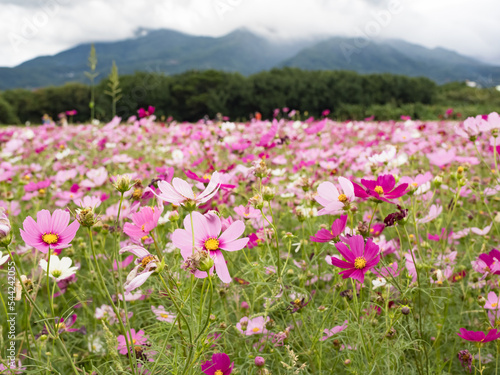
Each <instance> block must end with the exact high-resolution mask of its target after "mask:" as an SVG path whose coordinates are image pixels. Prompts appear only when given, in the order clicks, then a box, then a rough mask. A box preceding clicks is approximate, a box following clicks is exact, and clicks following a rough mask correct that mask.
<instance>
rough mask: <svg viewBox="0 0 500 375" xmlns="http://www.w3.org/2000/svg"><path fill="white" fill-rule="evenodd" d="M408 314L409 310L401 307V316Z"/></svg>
mask: <svg viewBox="0 0 500 375" xmlns="http://www.w3.org/2000/svg"><path fill="white" fill-rule="evenodd" d="M409 313H410V308H409V307H408V306H402V307H401V314H403V315H408V314H409Z"/></svg>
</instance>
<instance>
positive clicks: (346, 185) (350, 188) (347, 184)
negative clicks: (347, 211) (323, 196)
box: [339, 177, 354, 202]
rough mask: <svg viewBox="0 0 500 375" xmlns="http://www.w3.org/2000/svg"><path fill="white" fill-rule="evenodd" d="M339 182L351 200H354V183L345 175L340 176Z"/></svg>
mask: <svg viewBox="0 0 500 375" xmlns="http://www.w3.org/2000/svg"><path fill="white" fill-rule="evenodd" d="M339 184H340V186H341V187H342V190H343V191H344V194H345V195H346V196H347V198H348V199H349V201H350V202H352V201H353V200H354V185H353V184H352V182H351V181H349V180H348V179H347V178H345V177H339Z"/></svg>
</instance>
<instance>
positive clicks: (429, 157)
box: [0, 107, 500, 375]
mask: <svg viewBox="0 0 500 375" xmlns="http://www.w3.org/2000/svg"><path fill="white" fill-rule="evenodd" d="M154 111H155V109H154V108H153V107H150V108H148V109H141V110H140V111H139V113H138V114H139V116H137V117H136V116H133V117H131V118H129V119H128V120H127V119H123V120H122V119H121V118H119V117H115V118H114V119H113V120H112V121H111V122H109V123H107V124H98V123H90V124H74V125H71V124H64V125H65V126H57V125H56V124H55V123H54V122H52V121H45V122H44V124H43V125H41V126H29V127H28V126H27V127H14V126H11V127H3V128H1V129H0V142H1V150H0V158H1V163H0V184H1V189H0V207H1V213H0V245H1V247H0V265H1V266H0V286H1V291H0V296H1V307H0V315H1V316H2V320H1V322H2V324H1V330H2V335H1V337H2V340H1V341H0V349H1V352H0V373H2V374H3V373H5V374H61V375H68V374H74V375H79V374H88V375H90V374H95V375H110V374H117V375H118V374H133V375H139V374H141V375H142V374H152V375H154V374H176V375H187V374H207V375H229V374H242V375H243V374H258V375H264V374H384V375H388V374H405V375H406V374H418V375H424V374H425V375H429V374H453V375H456V374H468V373H474V374H484V375H487V374H495V375H497V374H498V373H499V367H500V363H499V361H500V279H499V275H500V247H499V246H500V243H499V238H500V178H499V173H498V163H499V152H500V142H498V133H499V130H500V116H499V115H498V114H497V113H490V114H484V115H478V116H477V117H470V118H467V119H465V120H464V121H451V120H443V121H425V122H423V121H413V120H412V119H411V118H410V117H405V116H404V117H402V119H401V120H400V121H384V122H377V121H370V119H367V120H365V121H346V122H336V121H333V120H331V119H329V118H327V117H326V115H327V114H328V113H324V116H322V117H321V118H318V119H314V118H309V119H306V118H299V116H298V113H296V112H295V111H293V110H292V111H290V110H289V109H287V108H284V109H279V110H276V111H275V113H274V118H273V119H272V120H263V119H262V118H261V117H256V118H254V119H252V120H251V121H248V122H235V123H234V122H230V121H229V119H223V118H222V117H220V118H217V119H215V120H210V119H207V118H205V119H204V120H200V121H199V122H195V123H180V122H179V123H178V122H175V121H160V120H162V119H156V117H155V115H154Z"/></svg>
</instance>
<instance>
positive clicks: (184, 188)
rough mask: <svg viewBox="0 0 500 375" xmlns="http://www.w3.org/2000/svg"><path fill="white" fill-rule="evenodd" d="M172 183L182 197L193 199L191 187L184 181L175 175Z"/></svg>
mask: <svg viewBox="0 0 500 375" xmlns="http://www.w3.org/2000/svg"><path fill="white" fill-rule="evenodd" d="M172 185H173V186H174V189H175V190H176V191H177V192H178V193H179V194H181V195H182V196H183V197H185V198H187V199H193V200H194V199H195V198H194V193H193V189H192V188H191V186H190V185H189V184H188V183H187V182H186V181H184V180H181V179H180V178H177V177H176V178H174V179H173V180H172Z"/></svg>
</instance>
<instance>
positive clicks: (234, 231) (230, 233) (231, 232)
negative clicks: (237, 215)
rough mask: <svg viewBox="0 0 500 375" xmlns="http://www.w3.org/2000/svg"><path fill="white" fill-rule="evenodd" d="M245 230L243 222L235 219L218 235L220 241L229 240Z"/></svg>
mask: <svg viewBox="0 0 500 375" xmlns="http://www.w3.org/2000/svg"><path fill="white" fill-rule="evenodd" d="M243 232H245V223H244V222H243V221H241V220H237V221H235V222H234V223H232V224H231V225H230V226H229V227H228V228H227V229H226V230H225V231H224V233H222V234H221V236H220V237H219V240H220V241H221V242H231V241H234V240H236V239H237V238H238V237H240V236H241V235H242V234H243Z"/></svg>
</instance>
